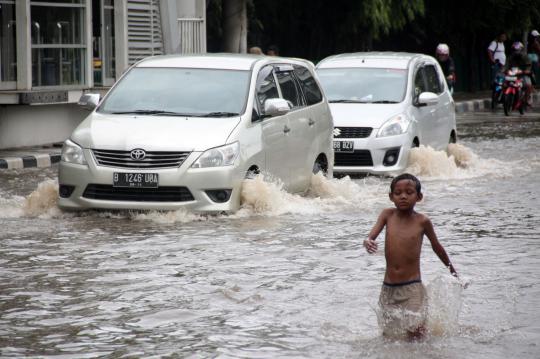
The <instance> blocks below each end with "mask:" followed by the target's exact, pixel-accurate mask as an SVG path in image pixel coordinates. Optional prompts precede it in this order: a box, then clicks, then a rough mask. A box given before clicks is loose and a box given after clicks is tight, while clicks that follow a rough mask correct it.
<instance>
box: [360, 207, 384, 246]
mask: <svg viewBox="0 0 540 359" xmlns="http://www.w3.org/2000/svg"><path fill="white" fill-rule="evenodd" d="M388 213H389V211H388V210H387V209H385V210H383V211H382V212H381V214H380V215H379V218H377V222H375V225H374V226H373V228H372V229H371V231H370V232H369V234H368V237H367V238H366V239H364V247H365V248H366V251H367V252H368V253H370V254H372V253H375V252H376V251H377V247H378V245H377V242H375V239H376V238H377V236H378V235H379V234H380V233H381V231H382V230H383V228H384V226H385V225H386V218H387V217H388Z"/></svg>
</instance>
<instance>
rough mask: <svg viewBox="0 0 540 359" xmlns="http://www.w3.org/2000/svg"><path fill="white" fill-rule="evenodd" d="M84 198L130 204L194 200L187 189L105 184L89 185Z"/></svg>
mask: <svg viewBox="0 0 540 359" xmlns="http://www.w3.org/2000/svg"><path fill="white" fill-rule="evenodd" d="M83 197H84V198H89V199H99V200H106V201H130V202H188V201H193V200H194V198H193V195H192V194H191V192H190V191H189V189H187V188H186V187H158V188H133V187H113V186H111V185H103V184H89V185H88V186H86V189H85V190H84V193H83Z"/></svg>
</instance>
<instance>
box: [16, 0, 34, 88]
mask: <svg viewBox="0 0 540 359" xmlns="http://www.w3.org/2000/svg"><path fill="white" fill-rule="evenodd" d="M15 19H16V21H17V27H16V29H17V35H16V36H17V90H31V89H32V47H31V45H32V37H31V34H30V31H31V27H30V0H17V1H16V2H15Z"/></svg>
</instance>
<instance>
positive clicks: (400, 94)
mask: <svg viewBox="0 0 540 359" xmlns="http://www.w3.org/2000/svg"><path fill="white" fill-rule="evenodd" d="M317 73H318V75H319V79H320V80H321V83H322V86H323V88H324V92H325V93H326V97H327V98H328V102H344V103H347V102H352V103H398V102H401V101H403V99H404V98H405V91H406V88H407V70H406V69H388V68H329V69H318V70H317Z"/></svg>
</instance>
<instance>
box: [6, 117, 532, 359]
mask: <svg viewBox="0 0 540 359" xmlns="http://www.w3.org/2000/svg"><path fill="white" fill-rule="evenodd" d="M461 123H462V124H461V125H460V127H458V130H459V131H460V142H459V144H458V145H457V146H454V147H453V148H452V149H451V150H450V153H451V154H452V156H450V157H449V156H448V155H447V154H446V153H445V152H436V151H433V150H431V149H429V148H420V149H419V150H417V151H416V153H415V154H414V155H413V156H412V157H411V166H410V172H412V173H414V174H417V175H418V176H419V178H420V180H421V181H422V185H423V191H424V200H423V201H422V202H420V203H419V204H418V206H417V210H418V211H419V212H423V213H426V214H427V215H428V216H430V217H431V220H432V222H433V224H434V226H435V230H436V232H437V234H438V236H439V239H440V242H441V243H442V244H443V246H444V247H445V248H446V250H447V252H448V254H449V256H450V258H451V260H452V261H453V263H454V265H455V267H456V270H457V271H458V273H459V274H460V275H461V280H462V281H463V282H465V283H467V284H468V287H467V288H466V289H462V287H461V286H460V285H459V284H458V283H456V281H455V280H454V279H453V278H452V277H450V275H449V274H448V273H447V270H446V269H445V268H444V266H443V265H442V263H441V262H440V261H439V260H438V259H437V257H436V255H435V254H434V253H433V251H431V248H430V246H429V241H427V240H426V241H425V243H424V246H423V254H422V273H423V281H424V283H425V284H426V286H427V288H428V294H429V298H430V308H429V325H428V329H429V335H428V336H427V338H426V339H425V340H424V341H421V342H415V343H410V342H405V341H399V340H387V339H383V338H382V337H381V335H380V329H379V327H378V324H377V318H376V314H375V309H376V308H377V300H378V296H379V291H380V286H381V282H382V279H383V274H384V265H385V263H384V256H383V251H384V250H383V248H382V245H381V246H380V248H379V251H378V253H376V254H375V255H368V254H367V253H366V252H365V251H364V249H363V247H362V240H363V239H364V238H365V237H366V236H367V233H368V232H369V230H370V228H371V226H372V225H373V224H374V222H375V219H376V218H377V216H378V214H379V212H380V210H381V209H383V208H385V207H388V206H390V205H391V202H390V201H389V200H388V196H387V192H388V186H389V182H390V180H389V179H387V178H376V177H367V178H360V179H350V178H348V177H346V178H341V179H332V180H325V179H324V178H321V177H314V178H313V185H312V189H311V190H310V193H309V194H307V195H305V196H296V195H290V194H287V193H285V192H283V191H282V190H280V188H279V186H278V185H276V184H272V183H267V182H265V181H264V180H263V179H261V178H257V179H256V180H252V181H250V182H249V183H246V184H245V188H244V202H245V204H244V208H243V209H242V210H241V211H240V212H238V213H237V214H235V215H231V216H217V217H204V216H198V215H193V214H189V213H185V212H182V211H178V212H169V213H107V212H86V213H82V214H66V213H62V212H60V211H59V210H58V208H57V207H56V205H55V198H56V171H57V167H52V168H49V169H26V170H13V171H4V172H0V228H1V231H0V356H1V357H3V358H16V357H17V358H20V357H39V358H96V357H113V358H137V357H174V358H184V357H185V358H215V357H219V358H486V359H488V358H489V359H492V358H539V357H540V311H539V310H538V308H540V230H539V229H538V225H539V223H540V216H539V214H538V211H539V208H540V206H539V204H540V200H539V199H540V198H539V197H540V190H539V185H540V180H539V178H540V157H539V152H540V151H539V150H540V141H539V139H540V121H539V120H538V119H536V118H533V117H530V118H529V119H525V120H521V121H508V122H503V121H501V122H486V123H483V122H481V121H462V122H461ZM383 238H384V237H383V236H382V235H381V237H380V238H379V240H380V241H381V242H382V239H383Z"/></svg>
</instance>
